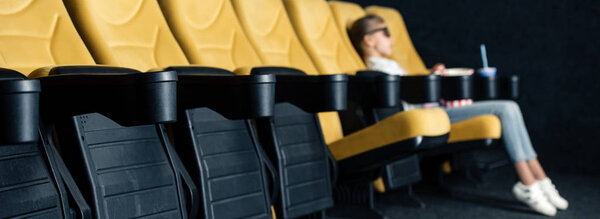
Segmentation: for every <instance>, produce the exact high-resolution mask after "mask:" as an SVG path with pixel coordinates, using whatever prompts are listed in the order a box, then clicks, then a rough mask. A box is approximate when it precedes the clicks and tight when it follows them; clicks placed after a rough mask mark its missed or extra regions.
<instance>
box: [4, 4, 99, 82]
mask: <svg viewBox="0 0 600 219" xmlns="http://www.w3.org/2000/svg"><path fill="white" fill-rule="evenodd" d="M0 37H1V38H2V39H1V40H0V67H5V68H10V69H14V70H17V71H19V72H21V73H23V74H25V75H29V73H31V72H32V71H33V70H35V69H37V68H40V67H45V66H52V65H72V64H86V65H89V64H94V60H93V59H92V56H91V55H90V53H89V52H88V50H87V48H86V47H85V45H84V44H83V41H82V40H81V38H80V37H79V35H78V34H77V31H76V30H75V27H74V26H73V23H72V22H71V19H70V18H69V15H68V14H67V11H66V10H65V7H64V5H63V3H62V2H61V1H34V0H5V1H0Z"/></svg>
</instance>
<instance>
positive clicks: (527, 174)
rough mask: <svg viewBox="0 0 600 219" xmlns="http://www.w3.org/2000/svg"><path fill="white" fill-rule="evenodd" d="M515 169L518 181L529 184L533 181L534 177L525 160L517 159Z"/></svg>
mask: <svg viewBox="0 0 600 219" xmlns="http://www.w3.org/2000/svg"><path fill="white" fill-rule="evenodd" d="M515 170H516V171H517V175H518V176H519V181H521V183H523V185H526V186H529V185H531V184H533V183H535V180H536V177H535V176H534V174H533V172H532V171H531V168H529V165H528V164H527V161H524V160H522V161H519V162H516V163H515Z"/></svg>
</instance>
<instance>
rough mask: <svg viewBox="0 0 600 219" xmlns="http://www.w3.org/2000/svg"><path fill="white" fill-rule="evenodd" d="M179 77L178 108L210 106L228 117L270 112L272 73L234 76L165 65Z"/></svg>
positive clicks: (221, 71)
mask: <svg viewBox="0 0 600 219" xmlns="http://www.w3.org/2000/svg"><path fill="white" fill-rule="evenodd" d="M167 70H173V71H176V72H177V74H178V77H179V85H178V88H177V89H178V90H177V92H178V104H179V107H180V109H182V110H186V109H192V108H198V107H208V108H211V109H213V110H215V111H217V112H218V113H220V114H221V115H223V116H225V117H227V118H228V119H251V118H259V117H268V116H272V115H273V105H274V102H275V76H274V75H271V74H264V75H235V74H233V73H231V72H230V71H227V70H224V69H219V68H211V67H194V66H189V67H188V66H186V67H169V68H167Z"/></svg>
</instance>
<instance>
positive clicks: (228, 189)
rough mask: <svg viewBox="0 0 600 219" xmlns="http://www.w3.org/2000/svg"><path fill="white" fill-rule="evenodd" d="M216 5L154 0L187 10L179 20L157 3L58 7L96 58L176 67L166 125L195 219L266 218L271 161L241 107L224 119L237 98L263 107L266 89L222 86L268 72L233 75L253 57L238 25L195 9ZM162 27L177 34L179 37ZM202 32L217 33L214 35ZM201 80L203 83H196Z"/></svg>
mask: <svg viewBox="0 0 600 219" xmlns="http://www.w3.org/2000/svg"><path fill="white" fill-rule="evenodd" d="M224 2H225V1H206V2H200V1H161V4H162V7H163V8H162V10H165V14H167V15H171V11H176V10H179V9H177V8H176V7H178V6H183V7H184V9H183V10H193V11H186V12H187V13H182V14H183V15H185V16H182V17H173V16H169V23H167V20H166V19H165V17H164V16H163V11H161V5H159V3H158V2H157V1H147V0H133V1H120V0H115V1H112V0H109V1H106V0H83V1H82V0H67V1H65V4H66V6H67V9H68V10H69V13H70V14H71V17H72V18H73V20H74V22H75V24H76V26H77V29H78V31H79V33H80V34H81V36H82V38H83V39H84V41H85V43H86V45H88V47H89V48H90V52H91V53H92V55H93V56H94V58H95V59H96V60H97V61H98V62H99V63H102V64H110V65H119V66H125V67H130V68H134V69H138V70H140V71H148V70H151V69H160V70H162V69H166V70H169V71H176V72H177V74H178V76H179V85H178V87H179V89H178V94H177V95H178V99H177V102H178V108H179V113H180V114H179V115H180V116H179V118H178V121H177V123H176V124H175V126H174V127H173V130H174V131H173V136H174V139H175V140H176V142H177V147H176V148H177V150H178V152H179V154H180V156H181V157H182V160H183V163H184V164H185V166H186V169H188V170H190V173H191V175H192V177H193V178H194V181H195V182H196V183H197V185H198V188H199V189H201V191H202V193H201V196H200V197H196V198H199V199H200V200H201V206H202V207H201V209H202V211H203V212H200V215H201V217H203V218H248V217H253V218H273V217H274V213H275V212H273V211H272V207H271V198H273V196H275V194H276V193H275V192H271V193H270V191H269V188H268V183H267V182H266V180H267V179H268V178H269V177H268V176H267V175H268V173H267V169H271V167H270V165H271V164H269V163H268V160H267V159H266V158H265V157H264V156H263V154H264V152H261V149H259V148H260V147H259V145H258V143H257V142H256V136H255V134H254V133H255V131H254V128H253V126H251V125H250V119H249V117H246V116H248V115H247V114H244V113H248V112H246V111H244V112H242V113H241V114H242V116H240V117H241V118H239V117H235V119H230V118H229V117H228V116H229V115H232V114H230V113H229V112H230V111H235V110H238V109H231V110H229V109H230V108H231V107H229V106H238V107H239V108H243V106H245V105H244V104H246V103H245V102H244V101H247V102H250V103H248V105H253V104H255V103H258V102H260V103H266V104H265V105H267V106H266V107H265V108H267V109H268V103H271V104H272V98H273V96H272V92H270V93H269V92H268V91H269V90H268V89H266V91H267V92H266V93H265V92H263V93H261V94H265V95H264V96H260V97H261V98H263V99H261V100H257V101H248V99H249V98H245V97H246V96H245V95H247V94H248V93H235V92H234V91H230V90H227V89H228V88H230V87H232V90H233V88H238V87H236V86H238V85H239V86H244V85H246V84H247V83H248V84H250V83H253V82H254V80H259V82H260V84H258V85H256V86H261V84H262V85H265V84H267V86H273V85H274V77H271V76H272V75H258V76H255V77H254V76H250V75H243V76H235V75H233V73H232V72H231V71H229V70H233V69H235V67H236V66H238V65H256V64H260V60H259V59H258V58H257V57H256V55H255V54H254V53H253V50H252V47H251V46H250V45H249V44H248V43H246V44H247V45H246V46H245V47H244V46H243V45H244V40H245V39H244V36H243V32H242V31H241V30H240V29H241V28H239V27H238V29H236V28H235V27H233V26H224V25H220V24H221V23H220V22H226V20H220V19H218V18H217V17H218V16H217V15H218V14H219V13H218V11H209V10H203V9H205V8H203V7H201V5H198V4H199V3H201V4H202V3H207V4H216V5H218V4H222V3H224ZM178 4H181V5H178ZM211 12H214V13H211ZM207 13H208V14H207ZM231 14H232V13H231ZM177 19H182V20H177ZM178 22H181V23H178ZM168 24H171V27H173V30H174V31H175V32H176V33H177V39H178V40H179V42H178V41H177V39H176V38H175V36H174V35H173V33H172V32H171V29H170V27H169V25H168ZM213 24H219V25H213ZM206 33H219V34H223V35H220V37H218V38H214V37H210V36H208V35H207V34H206ZM205 36H206V37H205ZM180 45H182V46H183V48H184V49H182V48H181V47H180ZM190 62H192V63H194V64H197V65H190ZM215 67H218V68H215ZM194 77H196V78H194ZM203 78H205V80H204V81H199V79H203ZM197 79H198V80H197ZM217 79H218V80H217ZM194 82H199V83H194ZM228 82H230V83H228ZM217 83H218V84H217ZM269 83H270V84H271V85H268V84H269ZM184 86H185V87H184ZM216 89H219V90H216ZM189 90H193V91H196V90H202V91H200V92H189ZM263 90H264V89H263ZM261 91H262V90H261ZM211 92H212V93H211ZM223 93H226V94H224V95H228V97H231V99H228V98H221V97H220V96H219V94H223ZM269 94H271V95H269ZM215 97H218V98H215ZM223 99H226V100H223ZM173 101H175V100H173ZM227 101H229V102H228V103H227V104H225V103H224V102H227ZM261 101H262V102H261ZM209 102H210V105H209ZM242 102H244V103H242ZM182 103H183V104H182ZM184 107H185V108H184ZM248 107H252V106H248ZM271 107H272V106H271ZM243 109H245V108H243ZM243 109H242V110H240V111H243ZM190 133H193V134H190ZM271 177H272V178H276V176H275V175H271ZM232 209H234V210H232Z"/></svg>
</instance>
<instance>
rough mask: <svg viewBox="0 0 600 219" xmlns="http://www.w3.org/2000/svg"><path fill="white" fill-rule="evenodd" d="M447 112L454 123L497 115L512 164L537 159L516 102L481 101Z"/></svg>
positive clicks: (447, 110)
mask: <svg viewBox="0 0 600 219" xmlns="http://www.w3.org/2000/svg"><path fill="white" fill-rule="evenodd" d="M446 112H447V113H448V116H449V117H450V121H451V122H453V123H454V122H458V121H462V120H465V119H469V118H472V117H475V116H480V115H485V114H493V115H496V116H498V118H499V119H500V123H501V124H502V139H503V140H504V147H505V149H506V152H507V153H508V156H509V157H510V159H511V160H512V162H513V163H516V162H519V161H523V160H524V161H529V160H532V159H534V158H536V157H537V154H536V153H535V150H534V149H533V145H532V144H531V140H530V139H529V134H528V133H527V127H525V121H523V115H522V114H521V109H520V108H519V105H517V103H515V102H514V101H510V100H490V101H479V102H475V103H473V104H472V105H468V106H462V107H455V108H449V109H446Z"/></svg>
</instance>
